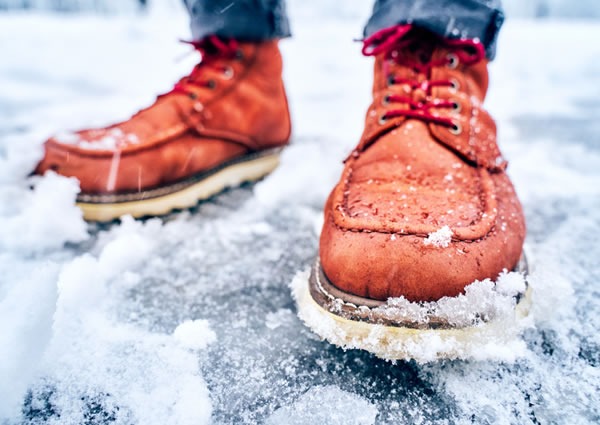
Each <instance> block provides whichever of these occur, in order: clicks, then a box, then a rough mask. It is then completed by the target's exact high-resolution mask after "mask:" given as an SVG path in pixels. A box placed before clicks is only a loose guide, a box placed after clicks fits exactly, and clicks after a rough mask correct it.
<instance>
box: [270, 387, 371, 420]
mask: <svg viewBox="0 0 600 425" xmlns="http://www.w3.org/2000/svg"><path fill="white" fill-rule="evenodd" d="M376 417H377V408H376V407H375V405H373V404H372V403H371V402H369V401H368V400H366V399H365V398H363V397H361V396H359V395H357V394H352V393H349V392H347V391H344V390H342V389H340V388H338V387H336V386H334V385H326V386H321V385H317V386H315V387H312V388H311V389H310V390H308V391H307V392H305V393H304V394H303V395H302V396H301V397H300V398H299V399H298V400H297V401H296V402H295V403H293V404H292V405H290V406H284V407H280V408H279V409H277V410H276V411H275V412H274V413H273V414H272V415H271V416H270V417H269V418H268V419H267V421H266V424H267V425H314V424H327V425H372V424H374V423H375V418H376Z"/></svg>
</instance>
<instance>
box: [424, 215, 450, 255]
mask: <svg viewBox="0 0 600 425" xmlns="http://www.w3.org/2000/svg"><path fill="white" fill-rule="evenodd" d="M448 214H452V211H448ZM451 241H452V230H450V228H449V227H448V226H444V227H442V228H441V229H439V230H436V231H435V232H431V233H429V235H428V236H427V237H426V238H425V239H423V243H424V244H425V245H433V246H435V247H437V248H447V247H448V245H450V242H451Z"/></svg>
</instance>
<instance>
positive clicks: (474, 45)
mask: <svg viewBox="0 0 600 425" xmlns="http://www.w3.org/2000/svg"><path fill="white" fill-rule="evenodd" d="M413 29H414V28H413V26H412V25H398V26H395V27H391V28H385V29H383V30H380V31H378V32H376V33H375V34H373V35H372V36H370V37H368V38H367V39H365V40H364V45H363V49H362V53H363V55H365V56H377V55H379V54H384V58H383V59H384V61H383V71H384V74H385V75H386V79H387V82H388V85H390V86H391V85H395V84H406V85H408V86H409V87H410V89H411V90H413V91H414V90H415V89H421V90H423V91H424V92H425V93H426V99H427V101H426V102H416V101H414V100H413V98H412V97H410V96H398V95H387V96H385V97H384V99H383V103H384V105H388V104H392V103H405V104H408V106H409V109H392V110H388V111H387V112H386V113H385V114H384V115H382V116H381V117H380V120H379V122H380V124H384V123H385V121H387V120H388V119H389V118H393V117H400V116H404V117H407V118H413V119H418V120H422V121H424V122H430V123H435V124H440V125H444V126H447V127H450V128H451V129H452V130H454V131H460V128H459V127H458V125H457V124H455V123H454V122H453V121H452V120H451V119H449V118H445V117H440V116H437V115H434V114H433V113H432V112H431V110H432V109H435V108H452V109H454V110H457V111H458V110H459V109H460V105H459V104H458V103H457V102H454V101H447V100H440V99H431V90H432V89H433V88H434V87H451V88H454V89H455V90H457V89H458V83H457V81H456V80H450V79H449V80H432V79H431V71H432V69H433V68H434V67H438V66H448V67H450V68H456V67H457V66H458V64H459V63H461V62H462V63H463V64H465V65H473V64H475V63H477V62H479V61H480V60H481V59H483V58H484V57H485V49H484V47H483V45H482V44H481V43H480V42H479V41H478V40H453V39H444V38H440V39H439V43H441V44H442V45H443V46H445V47H446V49H447V50H448V51H449V53H448V55H447V56H445V57H443V58H440V59H436V60H434V59H433V58H431V57H430V58H429V59H428V60H425V61H423V62H418V61H415V60H413V59H411V58H409V57H407V55H403V54H402V50H403V49H408V48H411V47H418V46H419V45H420V44H422V43H423V40H422V39H421V38H420V37H419V36H418V35H417V36H415V35H414V33H411V30H413ZM409 33H410V34H409ZM394 62H395V63H396V64H398V65H401V66H406V67H409V68H411V69H412V70H414V71H416V72H417V73H419V74H423V75H425V80H423V81H416V80H411V79H407V78H398V77H395V76H394V75H393V74H391V73H390V69H389V68H390V64H392V63H394ZM411 94H412V93H411Z"/></svg>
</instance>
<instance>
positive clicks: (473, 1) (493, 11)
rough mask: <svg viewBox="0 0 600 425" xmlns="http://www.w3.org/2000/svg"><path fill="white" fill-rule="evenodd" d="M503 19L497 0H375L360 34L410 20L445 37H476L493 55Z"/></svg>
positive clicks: (498, 0)
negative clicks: (371, 11) (369, 16)
mask: <svg viewBox="0 0 600 425" xmlns="http://www.w3.org/2000/svg"><path fill="white" fill-rule="evenodd" d="M503 22H504V13H503V11H502V5H501V0H376V1H375V5H374V7H373V14H372V15H371V18H370V19H369V20H368V22H367V25H366V26H365V29H364V35H365V37H369V36H371V35H373V34H374V33H376V32H377V31H380V30H382V29H384V28H389V27H393V26H395V25H404V24H412V25H414V26H417V27H421V28H424V29H427V30H429V31H431V32H433V33H435V34H437V35H440V36H442V37H446V38H461V39H477V40H480V41H481V43H482V44H483V45H484V46H485V48H486V54H487V57H488V58H489V59H493V57H494V55H495V52H496V39H497V36H498V31H499V30H500V27H501V26H502V23H503Z"/></svg>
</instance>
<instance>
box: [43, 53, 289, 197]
mask: <svg viewBox="0 0 600 425" xmlns="http://www.w3.org/2000/svg"><path fill="white" fill-rule="evenodd" d="M277 43H278V42H277V41H265V42H260V43H239V45H238V46H239V47H238V48H239V50H238V52H237V53H238V54H237V55H235V57H233V58H232V57H228V58H226V57H223V58H217V59H213V60H211V62H210V66H206V67H202V64H201V65H200V67H201V69H200V72H201V73H202V77H203V78H204V79H206V80H207V81H210V82H211V86H206V87H201V86H198V85H190V84H188V85H187V86H186V87H187V88H186V92H178V91H175V90H174V91H173V92H170V93H167V94H165V95H161V96H159V97H158V99H157V101H156V102H155V103H154V104H153V105H152V106H150V107H149V108H147V109H144V110H141V111H140V112H138V113H137V114H135V115H134V116H133V117H132V118H131V119H129V120H128V121H125V122H122V123H118V124H115V125H112V126H109V127H107V128H101V129H91V130H82V131H78V132H76V133H73V134H67V135H66V136H65V135H63V136H56V137H53V138H50V139H49V140H48V141H47V142H46V144H45V156H44V158H43V159H42V161H41V162H40V163H39V164H38V166H37V168H36V173H38V174H43V173H44V172H46V171H47V170H54V171H56V172H57V173H59V174H62V175H65V176H73V177H76V178H78V179H79V182H80V185H81V190H82V192H84V193H127V192H133V191H143V190H144V189H149V188H156V187H161V186H165V185H168V184H171V183H174V182H177V181H179V180H182V179H185V178H186V177H189V176H191V175H194V174H196V173H199V172H203V171H206V170H209V169H211V168H213V167H215V166H218V165H219V164H222V163H223V162H226V161H228V160H231V159H234V158H236V157H239V156H241V155H244V154H247V153H251V152H256V151H261V150H264V149H269V148H275V147H280V146H283V145H285V144H287V142H288V140H289V138H290V132H291V123H290V115H289V111H288V104H287V99H286V95H285V89H284V85H283V81H282V78H281V72H282V61H281V55H280V52H279V49H278V45H277ZM190 78H191V77H184V78H183V79H182V80H181V81H180V82H179V83H178V84H179V85H185V84H186V82H188V80H189V79H190Z"/></svg>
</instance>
